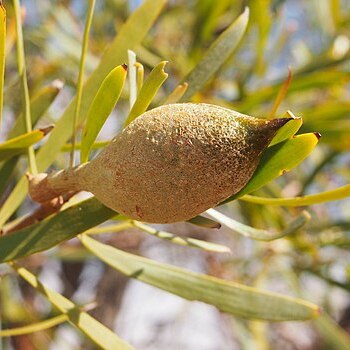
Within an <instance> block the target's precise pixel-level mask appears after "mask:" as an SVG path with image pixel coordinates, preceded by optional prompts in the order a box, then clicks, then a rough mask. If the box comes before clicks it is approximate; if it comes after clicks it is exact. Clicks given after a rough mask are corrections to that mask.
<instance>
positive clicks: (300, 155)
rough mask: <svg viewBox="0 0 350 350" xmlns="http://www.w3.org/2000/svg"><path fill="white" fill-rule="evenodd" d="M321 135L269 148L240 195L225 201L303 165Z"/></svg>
mask: <svg viewBox="0 0 350 350" xmlns="http://www.w3.org/2000/svg"><path fill="white" fill-rule="evenodd" d="M318 140H319V134H317V133H310V134H301V135H297V136H295V137H293V138H291V139H289V140H286V141H283V142H280V143H278V144H275V145H274V146H271V147H269V148H268V149H267V150H266V151H265V152H264V153H263V156H262V158H261V160H260V163H259V165H258V167H257V169H256V170H255V173H254V174H253V176H252V178H251V179H250V180H249V182H248V184H247V185H246V186H245V187H244V188H243V189H242V190H241V191H239V192H238V193H236V194H235V195H233V196H231V197H229V198H228V199H226V200H224V201H223V202H222V203H221V204H224V203H228V202H231V201H232V200H234V199H237V198H240V197H242V196H244V195H245V194H248V193H250V192H253V191H256V190H258V189H259V188H261V187H262V186H264V185H266V184H267V183H269V182H270V181H272V180H274V179H275V178H277V177H279V176H281V175H283V174H284V173H285V172H287V171H289V170H291V169H293V168H294V167H296V166H297V165H298V164H299V163H301V162H302V161H303V160H304V159H305V158H306V157H307V156H308V155H309V154H310V153H311V152H312V150H313V149H314V148H315V147H316V145H317V143H318Z"/></svg>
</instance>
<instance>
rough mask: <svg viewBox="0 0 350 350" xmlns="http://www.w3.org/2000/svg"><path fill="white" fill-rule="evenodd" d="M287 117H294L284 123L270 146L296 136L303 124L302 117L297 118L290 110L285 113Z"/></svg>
mask: <svg viewBox="0 0 350 350" xmlns="http://www.w3.org/2000/svg"><path fill="white" fill-rule="evenodd" d="M285 117H286V118H293V119H291V120H289V121H288V122H287V123H286V124H284V125H283V126H282V127H281V128H280V129H278V131H277V133H276V135H275V136H274V138H273V139H272V141H271V142H270V144H269V147H271V146H273V145H276V144H277V143H280V142H282V141H285V140H287V139H290V138H291V137H292V136H294V135H295V134H296V133H297V131H298V130H299V129H300V127H301V125H302V124H303V120H302V119H301V118H297V117H296V116H295V115H294V114H293V113H292V112H291V111H288V112H287V113H286V115H285Z"/></svg>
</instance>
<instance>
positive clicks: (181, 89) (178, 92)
mask: <svg viewBox="0 0 350 350" xmlns="http://www.w3.org/2000/svg"><path fill="white" fill-rule="evenodd" d="M187 88H188V84H187V83H183V84H180V85H178V86H176V88H175V89H174V91H173V92H172V93H171V94H170V95H169V96H168V97H167V98H166V100H165V101H164V103H163V104H165V105H167V104H171V103H177V102H178V101H180V100H181V97H182V96H183V95H184V93H185V92H186V90H187Z"/></svg>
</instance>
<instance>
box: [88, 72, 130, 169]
mask: <svg viewBox="0 0 350 350" xmlns="http://www.w3.org/2000/svg"><path fill="white" fill-rule="evenodd" d="M125 77H126V66H124V65H120V66H118V67H116V68H114V69H112V71H111V72H110V73H109V74H108V75H107V77H106V78H105V79H104V80H103V82H102V84H101V86H100V88H99V89H98V91H97V93H96V96H95V98H94V99H93V101H92V103H91V106H90V108H89V111H88V113H87V116H86V125H85V128H84V132H83V137H82V141H81V163H85V162H87V161H88V156H89V151H90V149H91V147H92V144H93V143H94V141H95V140H96V137H97V135H98V133H99V132H100V130H101V128H102V126H103V124H104V123H105V121H106V119H107V118H108V116H109V115H110V114H111V112H112V111H113V109H114V107H115V105H116V104H117V102H118V100H119V97H120V94H121V92H122V90H123V86H124V82H125Z"/></svg>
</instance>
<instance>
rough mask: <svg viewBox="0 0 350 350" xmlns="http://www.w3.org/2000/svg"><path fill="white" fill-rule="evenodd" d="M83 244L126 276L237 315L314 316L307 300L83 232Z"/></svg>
mask: <svg viewBox="0 0 350 350" xmlns="http://www.w3.org/2000/svg"><path fill="white" fill-rule="evenodd" d="M81 241H82V243H83V244H84V246H85V247H86V248H87V249H89V250H90V251H91V252H92V253H94V254H95V255H96V256H97V257H98V258H100V259H101V260H102V261H104V262H105V263H106V264H108V265H110V266H111V267H113V268H115V269H117V270H118V271H120V272H121V273H123V274H125V275H126V276H129V277H132V278H135V279H137V280H139V281H142V282H145V283H147V284H150V285H152V286H155V287H157V288H160V289H163V290H165V291H168V292H170V293H173V294H176V295H178V296H180V297H182V298H185V299H188V300H198V301H202V302H205V303H208V304H211V305H214V306H216V307H217V308H218V309H219V310H221V311H224V312H228V313H231V314H233V315H237V316H240V317H247V318H255V319H263V320H271V321H287V320H306V319H311V318H315V317H317V316H318V314H319V308H318V307H317V306H316V305H313V304H311V303H309V302H307V301H304V300H301V299H297V298H292V297H288V296H283V295H281V294H277V293H270V292H266V291H263V290H259V289H256V288H252V287H248V286H244V285H241V284H238V283H234V282H229V281H225V280H221V279H218V278H215V277H211V276H207V275H202V274H198V273H194V272H192V271H189V270H185V269H182V268H179V267H175V266H172V265H167V264H162V263H159V262H156V261H154V260H150V259H146V258H143V257H139V256H136V255H133V254H130V253H126V252H123V251H121V250H119V249H116V248H113V247H111V246H108V245H105V244H102V243H100V242H98V241H96V240H94V239H92V238H90V237H88V236H87V235H83V236H82V237H81Z"/></svg>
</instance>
